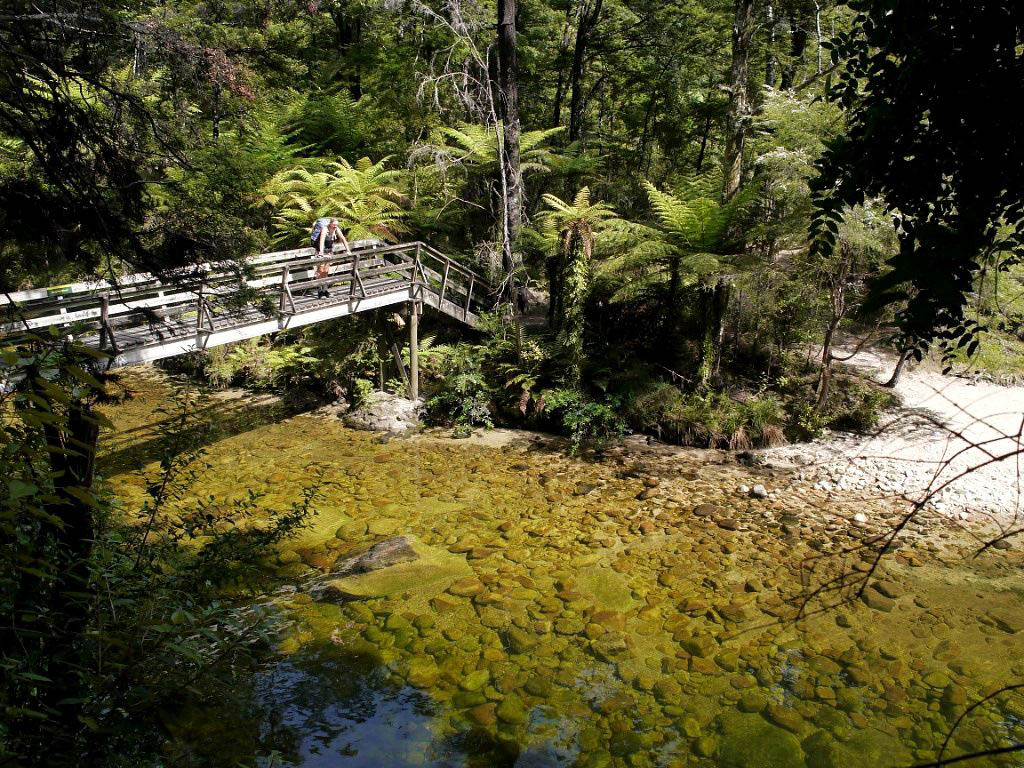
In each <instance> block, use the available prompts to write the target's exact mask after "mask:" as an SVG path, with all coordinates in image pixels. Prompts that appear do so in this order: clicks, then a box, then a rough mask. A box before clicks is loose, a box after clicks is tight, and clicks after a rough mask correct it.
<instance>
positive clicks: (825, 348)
mask: <svg viewBox="0 0 1024 768" xmlns="http://www.w3.org/2000/svg"><path fill="white" fill-rule="evenodd" d="M839 247H840V249H841V260H840V262H839V270H838V273H837V274H836V275H835V276H834V277H833V278H832V281H831V284H830V286H829V293H830V296H829V299H830V308H831V311H832V314H831V316H830V317H829V321H828V326H827V327H826V329H825V339H824V341H823V342H822V345H821V371H820V373H819V374H818V400H817V402H816V403H815V404H814V410H816V411H818V412H820V411H821V410H822V409H823V408H824V407H825V402H826V401H827V400H828V394H829V388H830V387H831V384H832V361H833V359H834V356H833V355H832V340H833V339H834V338H835V334H836V331H837V330H838V329H839V324H840V323H841V322H842V321H843V317H845V316H846V281H847V280H848V279H849V277H850V269H851V267H852V266H853V251H852V249H851V248H850V247H849V246H848V245H847V244H846V242H842V243H840V245H839Z"/></svg>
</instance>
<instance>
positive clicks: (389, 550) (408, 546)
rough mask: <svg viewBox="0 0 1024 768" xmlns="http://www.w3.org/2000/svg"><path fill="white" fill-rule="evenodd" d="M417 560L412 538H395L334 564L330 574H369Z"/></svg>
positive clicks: (417, 556)
mask: <svg viewBox="0 0 1024 768" xmlns="http://www.w3.org/2000/svg"><path fill="white" fill-rule="evenodd" d="M417 559H419V555H418V554H416V550H415V549H413V538H412V537H411V536H396V537H395V538H393V539H388V540H387V541H382V542H380V543H379V544H374V545H373V546H372V547H370V548H369V549H368V550H367V551H366V552H363V553H362V554H360V555H355V556H353V557H349V558H346V559H345V560H342V561H340V562H338V563H336V564H335V566H334V569H333V571H332V573H334V574H335V575H339V576H347V575H349V574H353V573H370V572H371V571H379V570H380V569H381V568H388V567H390V566H392V565H396V564H397V563H408V562H412V561H413V560H417Z"/></svg>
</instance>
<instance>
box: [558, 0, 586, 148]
mask: <svg viewBox="0 0 1024 768" xmlns="http://www.w3.org/2000/svg"><path fill="white" fill-rule="evenodd" d="M574 9H575V14H574V13H573V10H574ZM581 9H582V4H581V3H578V2H577V3H568V4H567V5H566V7H565V26H564V27H562V39H561V41H560V42H559V43H558V55H557V57H556V58H555V61H556V62H557V66H558V79H557V81H556V82H555V102H554V105H553V106H552V109H551V127H552V128H557V127H558V126H560V125H561V124H562V101H563V100H564V99H565V59H566V57H567V55H568V53H569V43H570V41H571V40H572V29H573V26H574V24H577V23H578V22H579V15H580V11H581ZM574 15H575V18H573V17H574Z"/></svg>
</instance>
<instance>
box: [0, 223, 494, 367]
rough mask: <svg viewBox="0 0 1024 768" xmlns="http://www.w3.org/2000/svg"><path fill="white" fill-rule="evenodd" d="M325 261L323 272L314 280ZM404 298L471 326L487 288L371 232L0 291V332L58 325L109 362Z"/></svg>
mask: <svg viewBox="0 0 1024 768" xmlns="http://www.w3.org/2000/svg"><path fill="white" fill-rule="evenodd" d="M324 264H326V265H327V266H328V268H329V271H330V274H329V276H328V277H326V278H320V279H318V278H316V277H315V275H316V271H317V268H318V267H320V266H321V265H324ZM322 289H327V291H328V292H329V295H328V296H327V297H321V296H319V295H318V293H319V291H320V290H322ZM410 301H411V302H416V303H419V304H426V305H429V306H431V307H433V308H434V309H436V310H438V311H440V312H442V313H444V314H446V315H448V316H449V317H453V318H455V319H456V320H459V321H460V322H463V323H466V324H467V325H470V326H475V325H476V324H477V322H478V320H479V314H480V312H482V311H485V310H487V309H490V308H491V306H492V305H493V302H494V297H493V289H492V287H491V286H490V285H489V284H488V283H487V281H486V280H484V279H483V278H482V277H480V276H479V275H477V274H476V273H474V272H473V271H472V270H469V269H467V268H466V267H464V266H462V265H460V264H458V263H457V262H455V261H452V260H451V259H449V258H448V257H446V256H444V255H443V254H441V253H439V252H438V251H436V250H434V249H433V248H431V247H430V246H428V245H426V244H425V243H421V242H415V243H404V244H401V245H393V246H387V245H383V244H381V243H378V242H375V241H370V242H362V243H355V244H353V249H352V252H351V253H346V252H343V251H342V252H335V253H333V254H330V255H325V256H323V257H317V256H316V254H315V251H314V250H313V249H312V248H301V249H297V250H292V251H278V252H275V253H267V254H262V255H260V256H257V257H254V258H253V259H250V260H249V261H248V263H247V265H246V268H245V270H244V274H243V273H242V271H240V270H239V269H238V268H237V265H203V266H202V267H200V268H197V269H196V270H193V271H192V272H190V273H183V274H180V275H173V276H170V277H169V278H167V279H164V280H161V279H158V278H156V277H154V276H152V275H148V274H137V275H129V276H127V277H125V278H122V279H120V280H118V281H117V284H116V285H113V284H110V283H107V282H106V281H98V282H94V283H76V284H73V285H67V286H58V287H55V288H41V289H33V290H29V291H21V292H19V293H16V294H11V295H10V297H9V299H8V298H7V297H3V298H0V310H2V309H6V310H7V311H8V312H9V315H10V316H9V319H8V322H6V323H5V324H3V325H0V340H2V342H3V343H4V344H12V343H17V342H18V341H19V340H22V339H24V338H26V337H27V335H28V334H31V333H40V332H43V331H44V330H45V329H48V328H52V327H56V328H58V329H60V331H61V332H62V333H71V334H74V335H75V336H76V337H77V338H80V339H81V340H83V341H85V343H87V344H91V345H92V346H95V347H97V348H98V349H101V350H103V351H105V352H107V353H109V354H110V355H111V360H110V365H111V367H117V366H122V365H130V364H132V363H139V362H145V361H150V360H159V359H161V358H165V357H171V356H173V355H178V354H181V353H183V352H190V351H193V350H199V349H209V348H210V347H215V346H218V345H220V344H226V343H229V342H232V341H240V340H242V339H248V338H253V337H256V336H262V335H265V334H268V333H274V332H277V331H281V330H284V329H286V328H295V327H298V326H302V325H308V324H310V323H317V322H322V321H324V320H329V319H332V318H336V317H343V316H345V315H350V314H355V313H357V312H363V311H366V310H370V309H376V308H378V307H385V306H389V305H393V304H400V303H404V302H410Z"/></svg>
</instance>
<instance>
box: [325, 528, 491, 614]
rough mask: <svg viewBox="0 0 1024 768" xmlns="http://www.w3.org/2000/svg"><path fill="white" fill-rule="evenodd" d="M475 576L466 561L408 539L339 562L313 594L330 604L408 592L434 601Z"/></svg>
mask: <svg viewBox="0 0 1024 768" xmlns="http://www.w3.org/2000/svg"><path fill="white" fill-rule="evenodd" d="M472 573H473V570H472V568H470V567H469V565H468V564H467V563H466V560H465V558H463V557H460V556H458V555H453V554H451V553H449V552H446V551H445V550H443V549H437V548H435V547H429V546H427V545H426V544H423V543H422V542H421V541H419V540H418V539H416V538H415V537H414V536H408V535H406V536H398V537H396V538H394V539H388V540H387V541H382V542H380V543H379V544H376V545H374V546H373V547H371V548H370V549H369V550H367V551H366V552H364V553H362V554H360V555H355V556H353V557H350V558H346V559H345V560H342V561H340V562H338V563H337V564H335V567H334V570H333V571H332V572H331V574H330V575H329V576H328V577H327V578H325V579H324V580H322V581H321V582H319V583H318V584H316V585H315V586H314V588H313V590H312V591H313V592H314V593H319V595H320V596H321V597H322V598H323V599H327V600H331V599H335V600H364V599H368V598H371V597H386V596H388V595H394V594H402V593H405V592H409V593H411V594H413V595H420V596H423V597H432V596H434V595H436V594H437V593H439V592H441V591H442V590H444V589H446V588H447V587H448V586H449V585H450V584H451V583H452V582H454V581H456V580H458V579H463V578H467V577H469V576H472Z"/></svg>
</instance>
